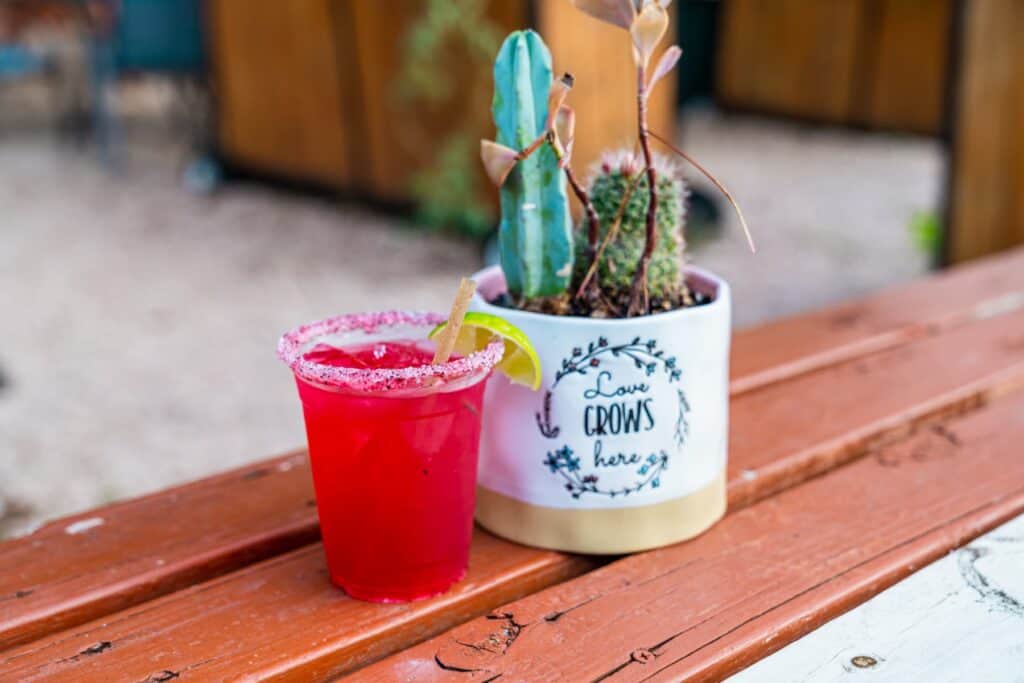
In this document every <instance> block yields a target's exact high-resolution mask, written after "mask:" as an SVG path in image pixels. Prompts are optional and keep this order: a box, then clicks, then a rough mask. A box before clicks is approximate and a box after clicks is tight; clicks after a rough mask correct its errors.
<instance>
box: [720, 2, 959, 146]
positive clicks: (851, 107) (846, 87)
mask: <svg viewBox="0 0 1024 683" xmlns="http://www.w3.org/2000/svg"><path fill="white" fill-rule="evenodd" d="M953 6H954V2H953V0H829V1H828V2H812V1H810V0H725V1H724V2H723V3H722V17H721V24H720V28H719V36H718V46H717V51H718V55H717V72H716V83H715V89H716V95H717V97H718V99H719V101H720V102H722V103H723V104H725V105H726V106H731V107H735V108H738V109H743V110H753V111H762V112H766V113H774V114H782V115H787V116H797V117H801V118H806V119H812V120H818V121H824V122H828V123H836V124H856V125H865V126H869V127H871V128H880V129H885V130H900V131H911V132H916V133H924V134H929V135H937V134H939V133H940V132H941V127H942V121H943V115H944V111H945V103H946V87H947V80H948V79H947V74H948V70H949V63H950V46H951V26H952V13H953Z"/></svg>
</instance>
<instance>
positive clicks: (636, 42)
mask: <svg viewBox="0 0 1024 683" xmlns="http://www.w3.org/2000/svg"><path fill="white" fill-rule="evenodd" d="M667 29H668V11H667V10H666V9H665V8H664V7H662V6H661V4H660V3H658V2H648V3H647V4H646V5H644V8H643V9H642V10H641V11H640V14H638V15H637V17H636V20H635V21H633V24H632V26H630V28H629V34H630V36H631V37H632V39H633V59H634V60H635V61H636V63H637V65H638V66H642V67H645V68H646V67H647V62H648V61H650V59H651V55H652V54H653V53H654V48H656V47H658V43H660V42H661V39H662V37H663V36H664V35H665V31H666V30H667Z"/></svg>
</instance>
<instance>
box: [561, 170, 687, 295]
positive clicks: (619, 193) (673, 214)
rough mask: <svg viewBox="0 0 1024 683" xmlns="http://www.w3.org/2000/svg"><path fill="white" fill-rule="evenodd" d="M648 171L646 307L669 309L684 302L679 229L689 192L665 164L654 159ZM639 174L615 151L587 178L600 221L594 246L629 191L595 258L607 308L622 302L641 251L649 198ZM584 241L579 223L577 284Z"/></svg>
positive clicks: (584, 257) (585, 263)
mask: <svg viewBox="0 0 1024 683" xmlns="http://www.w3.org/2000/svg"><path fill="white" fill-rule="evenodd" d="M654 168H655V170H656V171H657V178H658V181H657V189H658V208H657V214H656V218H657V230H658V240H657V245H656V248H655V250H654V254H653V255H652V256H651V262H650V267H649V270H648V277H647V288H648V289H647V291H648V296H649V298H650V301H651V304H652V308H653V307H655V306H657V307H659V308H673V307H675V306H677V305H679V304H680V303H681V302H682V301H683V300H684V297H685V292H686V286H685V281H684V278H683V250H684V248H685V246H686V243H685V238H684V235H683V228H684V224H685V221H686V197H687V195H688V194H689V192H688V191H687V189H686V186H685V185H684V183H683V181H682V180H680V179H679V171H678V169H677V168H676V166H675V164H673V163H672V161H671V160H669V159H667V158H665V157H661V156H655V157H654ZM643 170H644V169H643V166H642V163H641V162H640V161H639V160H638V159H635V158H634V156H633V154H632V153H631V152H629V151H621V152H616V153H614V154H608V155H605V157H604V158H603V159H602V160H601V161H600V162H599V163H598V164H597V166H596V168H595V172H594V174H593V177H592V178H591V180H590V188H589V194H590V199H591V201H592V203H593V205H594V209H595V210H596V211H597V215H598V217H599V218H600V236H599V240H598V244H601V243H602V242H604V241H605V238H606V237H607V235H608V231H609V230H610V229H611V228H612V226H613V224H614V223H615V217H616V216H617V215H618V212H619V207H620V206H621V205H622V200H623V197H624V196H625V194H626V192H627V191H628V190H629V188H630V187H632V188H633V189H632V191H631V192H630V195H629V200H628V202H627V203H626V206H625V209H624V211H623V213H622V222H621V224H620V225H619V229H618V232H617V234H616V235H615V236H614V238H613V239H611V240H610V241H609V242H608V244H607V246H606V247H605V250H604V253H603V254H602V255H601V257H600V258H599V260H598V267H597V273H596V278H597V283H598V287H599V289H600V291H601V294H602V296H603V297H604V298H605V299H606V300H607V301H608V302H610V303H611V304H612V305H613V306H621V305H622V304H623V303H624V302H626V301H628V299H629V294H630V288H631V286H632V284H633V276H634V274H635V273H636V269H637V266H638V264H639V263H640V256H641V254H642V253H643V250H644V243H645V235H646V223H647V203H648V199H649V196H650V195H649V193H648V191H647V174H646V173H644V172H643ZM638 175H639V177H638ZM587 240H588V235H587V229H586V225H582V226H580V229H579V230H577V231H576V234H575V243H576V244H575V246H576V255H577V257H576V264H577V268H576V278H575V279H576V284H577V286H579V283H580V282H581V281H582V279H583V277H584V275H585V271H586V269H587V268H588V266H589V265H590V259H589V258H588V257H587V254H588V251H587V247H588V244H587Z"/></svg>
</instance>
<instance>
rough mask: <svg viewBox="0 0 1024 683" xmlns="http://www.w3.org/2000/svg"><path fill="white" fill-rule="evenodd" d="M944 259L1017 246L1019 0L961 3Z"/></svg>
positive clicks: (1023, 136) (1022, 78)
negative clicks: (962, 11)
mask: <svg viewBox="0 0 1024 683" xmlns="http://www.w3.org/2000/svg"><path fill="white" fill-rule="evenodd" d="M963 21H964V23H963V29H962V30H963V36H962V54H961V63H960V75H959V79H960V82H959V87H958V98H957V103H956V110H955V124H954V130H953V135H954V137H953V160H952V161H953V163H952V180H951V185H952V187H951V206H950V211H949V226H948V231H947V257H948V259H949V260H950V261H953V262H958V261H966V260H968V259H972V258H977V257H978V256H982V255H984V254H988V253H992V252H995V251H1000V250H1002V249H1006V248H1009V247H1011V246H1013V245H1015V244H1021V243H1024V2H1021V0H970V1H969V2H966V3H964V20H963Z"/></svg>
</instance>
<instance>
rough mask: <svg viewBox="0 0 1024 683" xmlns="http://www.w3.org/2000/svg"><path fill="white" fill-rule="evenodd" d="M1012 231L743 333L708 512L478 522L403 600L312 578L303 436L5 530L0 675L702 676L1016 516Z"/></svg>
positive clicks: (1018, 337) (1020, 323)
mask: <svg viewBox="0 0 1024 683" xmlns="http://www.w3.org/2000/svg"><path fill="white" fill-rule="evenodd" d="M1022 388H1024V251H1015V252H1008V253H1005V254H1002V255H1000V256H997V257H995V258H992V259H989V260H986V261H982V262H978V263H975V264H972V265H969V266H966V267H963V268H958V269H954V270H950V271H945V272H943V273H941V274H939V275H936V276H934V277H932V278H929V279H925V280H921V281H917V282H914V283H911V284H909V285H907V286H903V287H900V288H897V289H894V290H890V291H886V292H883V293H880V294H877V295H875V296H872V297H870V298H867V299H863V300H860V301H856V302H851V303H847V304H843V305H840V306H835V307H832V308H829V309H826V310H823V311H820V312H816V313H812V314H810V315H805V316H801V317H797V318H792V319H788V320H782V321H778V322H774V323H771V324H769V325H766V326H763V327H759V328H756V329H752V330H747V331H743V332H739V333H738V334H737V335H736V337H735V341H734V356H733V380H732V394H733V399H732V405H731V411H732V415H731V435H730V443H731V450H730V455H729V477H728V479H729V513H728V514H727V516H726V517H725V519H723V520H722V521H721V522H720V523H719V524H717V525H716V526H715V527H713V528H712V529H711V530H710V531H708V532H707V533H705V534H703V535H702V536H700V537H698V538H696V539H694V540H692V541H689V542H686V543H681V544H678V545H674V546H670V547H667V548H663V549H659V550H654V551H650V552H646V553H640V554H637V555H632V556H628V557H622V558H591V557H580V556H571V555H565V554H561V553H557V552H551V551H546V550H538V549H533V548H527V547H524V546H520V545H517V544H515V543H511V542H508V541H505V540H502V539H500V538H496V537H494V536H492V535H490V534H488V533H486V532H484V531H482V530H478V531H477V532H476V536H475V538H474V545H473V552H472V558H471V563H470V571H469V575H468V576H467V577H466V579H465V580H464V581H462V582H461V583H459V584H458V585H457V586H456V587H455V588H454V589H453V590H452V591H450V592H449V593H447V594H445V595H443V596H440V597H437V598H434V599H430V600H426V601H422V602H416V603H411V604H406V605H375V604H368V603H362V602H358V601H354V600H351V599H349V598H347V597H346V596H345V595H344V594H342V593H341V592H340V591H338V590H337V589H335V588H333V587H332V586H331V585H330V584H329V583H328V580H327V572H326V567H325V564H324V558H323V554H322V551H321V548H320V546H319V543H318V542H317V536H318V532H317V523H316V509H315V505H316V504H315V501H314V499H313V493H312V487H311V482H310V475H309V469H308V465H307V462H306V458H305V455H304V453H303V452H296V453H293V454H289V455H285V456H281V457H278V458H275V459H273V460H268V461H264V462H260V463H257V464H254V465H251V466H248V467H245V468H242V469H238V470H233V471H230V472H226V473H224V474H221V475H219V476H216V477H212V478H209V479H204V480H201V481H197V482H194V483H191V484H187V485H184V486H180V487H177V488H173V489H169V490H166V491H161V492H159V493H155V494H152V495H148V496H144V497H142V498H137V499H134V500H129V501H125V502H121V503H116V504H113V505H110V506H107V507H104V508H99V509H96V510H92V511H89V512H85V513H82V514H79V515H75V516H73V517H68V518H65V519H60V520H57V521H54V522H51V523H49V524H47V525H46V526H44V527H42V528H41V529H39V530H38V531H36V532H35V533H33V534H31V535H29V536H25V537H23V538H19V539H15V540H11V541H8V542H6V543H4V544H0V680H2V681H8V680H10V681H36V680H58V681H104V682H106V681H111V680H116V681H120V680H126V681H167V680H179V679H180V680H183V681H184V680H203V681H205V680H234V679H249V680H299V681H309V680H336V679H342V678H351V679H353V680H367V681H404V680H410V681H412V680H415V681H420V680H437V681H490V680H494V679H496V678H498V677H500V678H501V680H503V681H545V682H546V681H562V680H565V681H582V680H587V681H637V680H652V681H661V680H683V679H696V680H708V679H711V680H714V679H718V678H721V677H723V676H726V675H728V674H730V673H732V672H735V671H738V670H740V669H742V668H744V667H746V666H748V665H750V664H751V663H753V662H755V661H757V660H759V659H761V658H763V657H765V656H766V655H768V654H770V653H771V652H773V651H775V650H777V649H779V648H780V647H782V646H783V645H785V644H787V643H789V642H792V641H793V640H795V639H797V638H799V637H801V636H802V635H804V634H806V633H808V632H809V631H811V630H813V629H815V628H816V627H817V626H819V625H821V624H823V623H824V622H826V621H828V620H830V619H832V618H833V617H836V616H838V615H839V614H841V613H843V612H845V611H847V610H849V609H851V608H852V607H854V606H856V605H858V604H859V603H862V602H864V601H865V600H867V599H868V598H870V597H872V596H873V595H875V594H877V593H879V592H880V591H882V590H883V589H884V588H886V587H888V586H890V585H892V584H894V583H895V582H897V581H900V580H901V579H903V578H904V577H906V576H908V575H909V574H911V573H912V572H914V571H915V570H917V569H919V568H920V567H922V566H923V565H924V564H926V563H928V562H930V561H932V560H934V559H935V558H938V557H940V556H942V555H943V554H945V553H947V552H948V551H950V550H951V549H953V548H956V547H958V546H961V545H963V544H964V543H966V542H967V541H969V540H970V539H972V538H974V537H976V536H978V535H980V534H983V533H984V532H986V531H987V530H989V529H992V528H993V527H995V526H996V525H998V524H1000V523H1002V522H1004V521H1006V520H1008V519H1010V518H1013V517H1015V516H1017V515H1019V514H1021V513H1022V512H1024V458H1021V457H1020V455H1021V453H1022V450H1021V448H1022V447H1021V444H1022V443H1024V391H1018V390H1019V389H1022Z"/></svg>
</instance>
